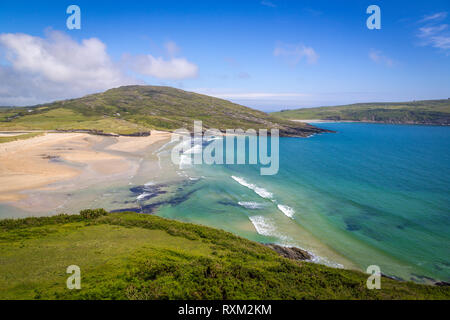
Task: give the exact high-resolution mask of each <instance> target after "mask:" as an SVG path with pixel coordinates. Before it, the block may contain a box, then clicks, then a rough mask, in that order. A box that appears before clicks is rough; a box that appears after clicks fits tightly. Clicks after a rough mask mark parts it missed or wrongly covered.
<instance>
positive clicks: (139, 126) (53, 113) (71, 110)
mask: <svg viewBox="0 0 450 320" xmlns="http://www.w3.org/2000/svg"><path fill="white" fill-rule="evenodd" d="M194 120H201V121H203V125H204V127H205V128H216V129H219V130H226V129H238V128H241V129H250V128H251V129H272V128H277V129H279V130H280V133H281V134H282V135H285V136H287V135H293V136H307V135H310V134H311V133H314V132H322V130H320V129H318V128H314V127H312V126H309V125H306V124H296V123H292V122H290V121H286V120H282V119H277V118H274V117H273V116H271V115H269V114H266V113H264V112H261V111H257V110H254V109H251V108H247V107H244V106H241V105H238V104H234V103H231V102H229V101H226V100H222V99H217V98H213V97H209V96H206V95H201V94H196V93H193V92H187V91H183V90H179V89H174V88H170V87H156V86H127V87H121V88H116V89H111V90H108V91H106V92H103V93H99V94H93V95H89V96H86V97H83V98H80V99H72V100H65V101H58V102H54V103H50V104H46V105H40V106H35V107H29V108H0V130H23V129H28V130H29V129H41V130H57V129H61V130H72V129H75V130H76V129H85V130H102V131H104V132H107V133H119V134H131V133H136V132H142V131H149V130H151V129H158V130H165V131H173V130H176V129H179V128H187V129H190V130H192V128H193V122H194Z"/></svg>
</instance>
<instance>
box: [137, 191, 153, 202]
mask: <svg viewBox="0 0 450 320" xmlns="http://www.w3.org/2000/svg"><path fill="white" fill-rule="evenodd" d="M150 196H152V193H148V192H145V193H143V194H141V195H139V196H137V197H136V200H137V201H142V200H145V199H147V198H149V197H150Z"/></svg>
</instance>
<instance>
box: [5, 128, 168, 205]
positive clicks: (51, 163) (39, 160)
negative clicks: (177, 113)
mask: <svg viewBox="0 0 450 320" xmlns="http://www.w3.org/2000/svg"><path fill="white" fill-rule="evenodd" d="M168 139H170V133H168V132H161V131H155V132H152V135H150V136H149V137H122V136H121V137H103V136H94V135H89V134H85V133H46V134H45V135H43V136H39V137H35V138H31V139H28V140H19V141H13V142H8V143H2V144H0V203H5V202H7V203H8V204H12V205H16V206H19V207H24V206H25V207H30V208H32V207H33V206H36V202H31V203H30V202H29V201H26V199H25V198H26V197H27V191H31V190H51V189H52V187H51V185H52V184H55V183H61V182H65V185H66V186H67V185H71V187H72V189H76V186H74V184H77V183H79V182H80V180H83V182H84V185H86V183H87V182H91V183H96V182H100V181H102V180H108V179H110V178H111V177H116V178H117V177H119V176H121V175H122V176H124V177H129V176H133V175H135V174H136V171H137V170H138V165H137V163H138V159H137V158H138V156H137V155H136V152H144V151H145V150H147V149H148V148H149V146H151V145H153V144H154V143H156V142H159V141H163V140H168ZM74 180H77V181H76V182H75V181H74ZM21 200H22V201H21ZM24 209H26V208H24ZM40 209H42V208H40Z"/></svg>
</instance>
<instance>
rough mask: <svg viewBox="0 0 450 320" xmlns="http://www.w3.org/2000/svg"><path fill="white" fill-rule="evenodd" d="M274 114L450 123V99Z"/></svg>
mask: <svg viewBox="0 0 450 320" xmlns="http://www.w3.org/2000/svg"><path fill="white" fill-rule="evenodd" d="M272 115H274V116H276V117H279V118H281V119H291V120H305V119H320V120H349V121H368V122H384V123H415V124H436V125H450V99H447V100H425V101H413V102H401V103H388V102H386V103H359V104H352V105H344V106H337V107H320V108H305V109H297V110H284V111H280V112H275V113H273V114H272Z"/></svg>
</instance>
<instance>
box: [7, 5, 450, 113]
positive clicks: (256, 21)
mask: <svg viewBox="0 0 450 320" xmlns="http://www.w3.org/2000/svg"><path fill="white" fill-rule="evenodd" d="M70 5H77V6H78V7H79V8H80V17H81V19H80V20H81V29H72V30H71V29H68V27H67V19H68V18H69V17H70V16H71V14H67V12H66V11H67V8H68V7H69V6H70ZM370 5H377V6H378V7H379V8H380V17H381V29H369V28H368V27H367V24H366V21H367V19H368V18H369V17H370V16H371V14H368V13H367V12H366V10H367V8H368V7H369V6H370ZM449 71H450V2H449V1H448V0H443V1H440V0H428V1H403V0H388V1H385V0H376V1H375V0H371V1H363V0H354V1H350V0H348V1H321V0H315V1H308V0H302V1H288V0H240V1H231V0H230V1H225V0H211V1H202V0H198V1H193V0H190V1H184V0H162V1H142V0H141V1H134V0H127V1H121V0H117V1H93V0H90V1H79V0H73V1H71V2H68V1H61V0H58V1H42V0H41V1H33V2H30V1H22V0H15V1H1V2H0V105H3V106H26V105H34V104H38V103H46V102H51V101H54V100H61V99H68V98H75V97H81V96H83V95H86V94H90V93H95V92H102V91H104V90H107V89H110V88H114V87H119V86H122V85H131V84H143V85H144V84H148V85H166V86H172V87H176V88H180V89H183V90H187V91H194V92H198V93H203V94H208V95H212V96H215V97H219V98H223V99H227V100H231V101H233V102H236V103H240V104H243V105H246V106H249V107H254V108H257V109H260V110H264V111H276V110H282V109H293V108H303V107H315V106H325V105H339V104H347V103H357V102H374V101H380V102H382V101H410V100H421V99H447V98H449V97H450V72H449Z"/></svg>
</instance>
